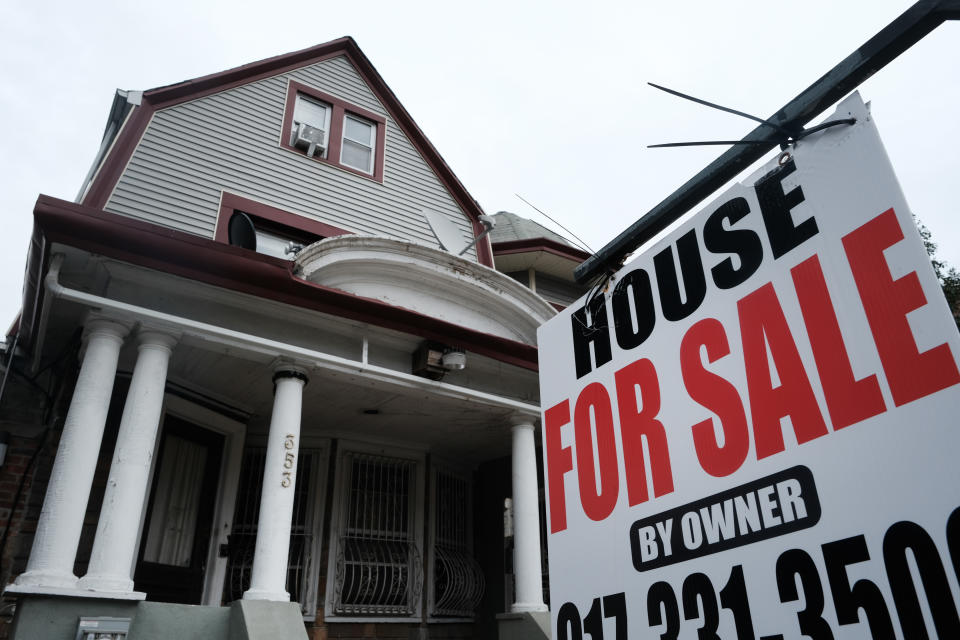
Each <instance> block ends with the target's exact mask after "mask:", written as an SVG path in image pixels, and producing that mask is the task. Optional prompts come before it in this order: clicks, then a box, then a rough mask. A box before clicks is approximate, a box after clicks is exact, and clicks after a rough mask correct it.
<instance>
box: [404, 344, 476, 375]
mask: <svg viewBox="0 0 960 640" xmlns="http://www.w3.org/2000/svg"><path fill="white" fill-rule="evenodd" d="M465 366H467V355H466V354H465V353H464V351H463V349H458V348H456V347H448V346H446V345H443V344H440V343H438V342H424V343H423V344H421V345H420V346H419V347H418V348H417V350H416V351H414V352H413V374H414V375H417V376H420V377H422V378H429V379H430V380H441V379H442V378H443V376H445V375H446V374H447V372H449V371H460V370H461V369H463V368H464V367H465Z"/></svg>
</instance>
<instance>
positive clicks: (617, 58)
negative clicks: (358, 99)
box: [0, 0, 960, 328]
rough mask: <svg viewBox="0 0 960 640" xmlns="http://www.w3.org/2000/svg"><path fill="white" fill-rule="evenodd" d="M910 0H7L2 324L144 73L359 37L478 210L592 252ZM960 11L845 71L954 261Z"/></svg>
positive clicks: (156, 74)
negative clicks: (55, 211) (877, 66)
mask: <svg viewBox="0 0 960 640" xmlns="http://www.w3.org/2000/svg"><path fill="white" fill-rule="evenodd" d="M909 4H910V3H909V2H903V1H890V0H875V1H871V2H867V1H865V0H861V1H859V2H836V1H835V0H831V1H827V0H803V1H802V2H797V1H792V0H791V1H788V0H777V1H771V0H759V1H752V0H751V1H746V0H742V1H737V0H728V1H727V2H715V1H709V2H706V1H704V2H701V1H699V0H693V1H691V2H666V1H664V0H658V1H656V2H652V1H646V2H638V1H633V2H626V1H623V2H594V3H592V4H590V5H588V4H587V3H585V2H523V1H520V0H513V1H510V2H502V1H500V0H495V1H490V2H484V3H458V2H451V1H450V0H446V1H444V2H420V1H418V0H409V1H406V2H396V1H395V0H394V1H392V2H379V1H372V2H364V3H360V2H348V3H333V2H318V1H316V0H313V1H312V2H296V1H286V0H274V1H272V2H259V3H250V2H243V1H237V0H232V1H230V2H203V1H191V2H182V1H181V0H169V1H168V2H165V3H155V2H153V3H146V2H143V3H141V2H130V1H129V0H126V1H123V2H96V1H92V0H91V1H88V2H77V1H76V0H71V1H65V2H52V1H48V0H33V1H24V0H8V2H5V3H3V6H2V8H0V70H2V78H3V81H2V82H0V127H2V136H0V140H2V143H0V144H2V147H0V176H2V178H0V181H2V182H0V186H2V189H0V206H2V212H3V215H4V218H3V219H4V222H5V224H4V231H3V233H2V234H0V243H2V245H0V261H2V270H0V273H2V274H3V275H2V277H0V325H3V327H2V328H5V327H6V326H8V324H9V322H10V321H12V320H13V318H14V316H15V314H16V311H17V309H18V308H19V304H20V291H21V286H22V280H23V269H24V262H25V256H26V250H27V243H28V239H29V236H30V230H31V228H32V210H33V203H34V201H35V200H36V198H37V195H38V194H41V193H43V194H48V195H51V196H56V197H59V198H64V199H67V200H73V199H74V198H75V196H76V193H77V190H78V189H79V187H80V184H81V182H82V180H83V178H84V176H85V175H86V172H87V170H88V169H89V166H90V163H91V162H92V160H93V157H94V154H95V153H96V151H97V148H98V145H99V142H100V139H101V136H102V134H103V128H104V125H105V122H106V118H107V112H108V109H109V107H110V102H111V100H112V97H113V92H114V90H115V89H117V88H122V89H149V88H153V87H157V86H162V85H167V84H171V83H175V82H179V81H181V80H186V79H189V78H194V77H197V76H201V75H205V74H208V73H213V72H217V71H222V70H224V69H227V68H230V67H234V66H238V65H241V64H245V63H248V62H252V61H255V60H260V59H262V58H266V57H269V56H273V55H278V54H282V53H287V52H290V51H294V50H297V49H301V48H304V47H308V46H312V45H314V44H318V43H321V42H325V41H327V40H331V39H334V38H337V37H340V36H343V35H351V36H353V37H354V38H355V39H356V40H357V42H358V44H359V45H360V47H361V48H362V49H363V50H364V52H365V53H366V54H367V56H368V57H369V58H370V60H371V61H372V62H373V64H374V66H376V67H377V69H378V70H379V71H380V73H381V75H383V77H384V78H385V79H386V81H387V83H388V84H389V85H390V87H391V88H392V89H393V90H394V92H395V93H396V94H397V96H398V97H399V98H400V100H401V102H403V103H404V105H405V106H406V107H407V109H408V110H409V111H410V113H411V114H412V115H413V117H414V119H415V120H416V121H417V122H418V124H419V125H420V126H421V128H422V129H423V130H424V132H426V134H427V136H428V137H429V138H430V139H431V140H432V142H433V143H434V145H435V146H436V147H437V148H438V149H439V150H440V153H441V154H442V155H443V156H444V158H445V159H446V160H447V162H448V163H449V164H450V166H451V167H452V168H453V170H454V172H455V173H457V175H458V176H459V177H460V179H461V180H462V181H463V183H464V184H465V185H466V186H467V189H468V190H469V191H470V192H471V193H472V194H473V196H474V197H475V198H477V199H478V200H479V201H480V204H481V205H482V206H483V207H484V209H485V210H486V211H487V212H488V213H494V212H496V211H499V210H503V209H506V210H511V211H514V212H516V213H519V214H521V215H525V216H529V217H532V218H534V219H537V220H538V221H540V222H542V223H544V224H546V225H547V226H550V223H549V222H547V221H545V220H543V219H542V218H540V217H539V215H538V214H536V212H534V211H533V210H531V209H530V208H528V207H527V205H525V204H524V203H523V202H521V201H520V200H518V199H517V198H516V197H515V195H514V194H515V193H519V194H521V195H522V196H523V197H524V198H526V199H527V200H529V201H531V202H532V203H533V204H535V205H536V206H537V207H539V208H541V209H543V210H545V211H547V212H548V213H550V214H551V215H552V216H553V217H555V218H557V219H558V220H560V221H561V222H562V223H563V224H564V225H565V226H567V227H569V228H570V229H572V230H573V231H574V232H576V233H577V234H578V235H579V236H580V237H581V238H583V239H584V240H585V241H586V242H587V243H589V244H590V245H591V247H593V249H595V250H596V249H598V248H600V247H601V246H603V245H604V244H605V243H606V242H608V241H609V240H611V239H612V238H613V237H615V236H616V235H617V234H618V233H620V232H621V231H622V230H623V229H625V228H626V227H627V226H628V225H629V224H630V223H631V222H633V221H634V220H635V219H637V218H638V217H640V216H641V215H642V214H644V213H646V212H647V211H648V210H649V209H650V208H651V207H653V206H654V205H655V204H657V203H658V202H659V201H660V200H662V199H663V198H664V197H666V196H667V195H669V194H670V193H671V192H672V191H673V190H674V189H675V188H676V187H678V186H679V185H680V184H682V183H683V182H684V181H685V180H686V179H688V178H689V177H691V176H692V175H693V174H694V173H696V172H697V171H698V170H700V169H701V168H702V167H703V166H705V165H706V164H707V163H708V162H709V161H710V160H712V159H713V158H714V157H716V156H717V155H719V154H720V153H721V152H722V150H723V149H722V148H717V147H709V148H688V149H646V148H645V147H646V145H648V144H653V143H657V142H674V141H685V140H703V139H738V138H740V137H742V136H743V135H744V134H746V133H747V132H748V131H750V130H751V129H752V128H753V126H754V123H752V122H750V121H748V120H745V119H741V118H737V117H735V116H731V115H727V114H723V113H719V112H715V111H713V110H710V109H707V108H705V107H701V106H698V105H694V104H692V103H688V102H686V101H682V100H680V99H677V98H674V97H671V96H668V95H666V94H663V93H660V92H658V91H656V90H654V89H652V88H650V87H648V86H647V85H646V83H647V82H648V81H650V82H656V83H658V84H663V85H666V86H668V87H671V88H674V89H677V90H679V91H683V92H686V93H691V94H694V95H696V96H698V97H701V98H704V99H707V100H711V101H714V102H718V103H720V104H723V105H726V106H730V107H733V108H736V109H740V110H743V111H747V112H750V113H753V114H755V115H758V116H761V117H766V116H769V115H770V114H771V113H773V112H774V111H775V110H776V109H778V108H779V107H780V106H781V105H782V104H783V103H785V102H786V101H787V100H789V99H790V98H792V97H793V96H794V95H796V94H797V93H799V92H800V91H801V90H802V89H804V88H805V87H807V86H808V85H809V84H810V83H812V82H813V81H814V80H816V79H817V78H818V77H820V76H821V75H822V74H823V73H824V72H826V71H827V70H828V69H829V68H830V67H832V66H833V65H834V64H836V63H837V62H839V61H840V60H841V59H843V58H844V57H845V56H847V55H848V54H849V53H851V52H852V51H853V50H854V49H855V48H856V47H858V46H859V45H860V44H862V43H863V42H864V41H866V40H867V39H868V38H869V37H870V36H872V35H873V34H874V33H876V32H877V31H878V30H879V29H880V28H882V27H883V26H885V25H886V24H887V23H889V22H890V21H891V20H893V18H895V17H896V16H897V15H899V14H900V13H902V12H903V11H904V10H905V9H906V8H907V7H908V6H909ZM958 54H960V25H958V24H947V25H944V26H941V27H940V28H938V29H937V30H936V31H935V32H934V33H933V34H931V35H930V36H928V37H927V38H925V39H924V40H923V41H921V43H920V44H919V45H917V46H915V47H914V48H913V49H911V50H910V51H908V52H907V53H906V54H904V55H903V56H901V58H900V59H898V60H897V61H895V62H894V63H892V64H891V65H889V66H888V67H887V68H886V69H884V70H883V71H881V72H880V73H879V74H878V75H877V76H875V77H874V78H872V79H871V80H869V81H868V82H867V83H865V84H864V85H862V86H861V87H860V91H861V94H862V95H863V97H864V99H865V100H868V101H872V103H873V113H874V116H875V119H876V121H877V124H878V127H879V128H880V133H881V136H882V137H883V139H884V142H885V144H886V146H887V151H888V153H889V155H890V157H891V160H892V162H893V164H894V167H895V169H896V170H897V173H898V176H899V179H900V182H901V186H902V187H903V190H904V191H905V193H906V197H907V201H908V202H909V203H910V205H911V208H912V209H913V211H914V213H915V214H917V215H918V216H919V217H920V219H921V220H922V221H923V222H924V223H925V224H926V225H927V226H928V227H929V228H930V230H931V231H932V232H933V237H934V240H935V241H936V242H937V243H939V245H940V251H939V255H940V257H941V258H944V259H946V260H947V261H948V262H950V263H951V264H953V265H955V266H958V267H960V221H958V217H957V212H958V205H957V203H956V195H955V194H956V184H957V182H958V180H960V178H958V176H960V160H958V159H957V157H956V156H955V155H953V152H951V151H950V149H951V148H953V147H954V146H957V143H958V142H960V124H958V116H957V107H956V105H957V104H960V72H958V71H957V68H956V60H957V59H958V57H960V56H958Z"/></svg>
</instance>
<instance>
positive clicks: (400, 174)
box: [105, 56, 476, 259]
mask: <svg viewBox="0 0 960 640" xmlns="http://www.w3.org/2000/svg"><path fill="white" fill-rule="evenodd" d="M288 80H296V81H298V82H302V83H304V84H306V85H309V86H312V87H315V88H316V89H319V90H320V91H324V92H326V93H329V94H331V95H334V96H337V97H339V98H341V99H343V100H345V101H347V102H349V103H351V104H353V105H356V106H358V107H361V108H363V109H366V110H368V111H371V112H373V113H377V114H380V115H382V116H384V117H385V118H386V119H387V126H386V149H385V156H384V169H383V183H382V184H381V183H378V182H376V181H374V180H371V179H368V178H364V177H361V176H358V175H355V174H353V173H350V172H348V171H343V170H341V169H338V168H336V167H333V166H330V165H327V164H324V163H320V162H316V161H312V160H310V159H308V158H306V157H304V156H302V155H298V154H296V153H294V152H292V151H290V150H288V149H284V148H282V147H280V145H279V141H280V136H281V131H280V129H281V127H282V123H283V110H284V103H285V101H286V94H287V82H288ZM221 191H226V192H230V193H234V194H237V195H240V196H243V197H246V198H250V199H252V200H257V201H260V202H263V203H265V204H269V205H272V206H274V207H277V208H280V209H283V210H286V211H290V212H291V213H296V214H299V215H302V216H305V217H308V218H312V219H314V220H319V221H321V222H325V223H327V224H331V225H333V226H336V227H340V228H343V229H346V230H348V231H352V232H354V233H365V234H374V235H380V236H388V237H393V238H400V239H404V240H415V241H419V242H422V243H426V244H429V245H432V246H438V244H437V241H436V239H435V238H434V236H433V234H432V233H431V231H430V228H429V227H428V226H427V223H426V220H424V218H423V216H422V214H421V209H423V208H427V209H431V210H433V211H437V212H440V213H443V214H445V215H447V216H448V217H449V218H450V219H451V221H453V222H454V223H455V224H456V225H457V227H458V228H460V229H461V231H462V235H463V237H464V242H466V241H468V240H469V239H470V238H472V237H473V230H472V227H471V225H470V222H469V220H468V218H467V217H466V215H465V214H464V212H463V211H462V210H461V209H460V207H459V206H458V205H457V203H456V202H455V201H454V199H453V198H452V197H451V195H450V193H449V192H448V191H447V190H446V188H445V187H444V186H443V185H442V183H441V182H440V180H439V179H438V178H437V176H436V174H435V173H434V172H433V171H432V170H431V169H430V167H429V165H427V163H426V162H425V161H424V159H423V158H422V156H421V155H420V153H419V152H418V151H417V149H416V148H415V147H414V146H413V144H412V143H411V142H410V140H409V139H408V138H407V136H406V135H405V134H404V133H403V132H402V131H401V130H400V128H399V127H398V126H397V124H396V122H395V121H394V120H393V119H392V118H391V117H390V115H389V114H388V113H387V111H386V109H385V108H384V107H383V105H382V104H381V103H380V102H379V100H377V98H376V96H375V95H374V94H373V92H371V91H370V89H369V88H368V87H367V86H366V84H365V83H364V81H363V79H362V78H361V77H360V75H359V74H358V73H357V71H356V70H355V69H354V68H353V65H351V64H350V62H349V61H348V60H347V59H346V58H345V57H343V56H340V57H337V58H332V59H330V60H325V61H323V62H319V63H316V64H314V65H311V66H308V67H303V68H301V69H297V70H295V71H291V72H288V73H284V74H281V75H278V76H273V77H271V78H267V79H264V80H259V81H257V82H253V83H250V84H247V85H243V86H240V87H236V88H234V89H229V90H226V91H222V92H220V93H217V94H214V95H210V96H207V97H204V98H199V99H197V100H193V101H190V102H187V103H183V104H180V105H177V106H174V107H169V108H167V109H163V110H161V111H158V112H157V113H156V114H154V117H153V119H152V120H151V122H150V124H149V126H148V127H147V130H146V132H145V133H144V135H143V138H142V140H141V141H140V144H139V145H138V146H137V149H136V150H135V152H134V154H133V156H132V158H131V159H130V162H129V164H128V165H127V167H126V169H125V170H124V172H123V175H122V176H121V177H120V180H119V182H118V184H117V187H116V189H115V190H114V192H113V194H112V195H111V196H110V199H109V200H108V202H107V205H106V207H105V208H106V210H107V211H110V212H113V213H119V214H122V215H126V216H130V217H133V218H139V219H141V220H147V221H149V222H153V223H156V224H160V225H164V226H167V227H172V228H175V229H180V230H182V231H187V232H189V233H194V234H197V235H202V236H206V237H213V235H214V231H215V226H216V220H217V213H218V209H219V204H220V194H221ZM470 255H471V256H472V257H473V258H474V259H476V253H475V252H474V251H473V250H471V253H470Z"/></svg>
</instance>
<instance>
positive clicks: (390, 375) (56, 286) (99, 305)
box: [44, 253, 540, 419]
mask: <svg viewBox="0 0 960 640" xmlns="http://www.w3.org/2000/svg"><path fill="white" fill-rule="evenodd" d="M63 260H64V256H63V254H59V253H58V254H55V255H54V256H53V257H52V259H51V261H50V269H49V271H48V272H47V276H46V278H45V279H44V288H45V290H46V292H47V293H48V294H49V295H50V296H52V297H53V298H59V299H61V300H66V301H69V302H74V303H77V304H81V305H83V306H86V307H88V308H90V309H96V310H100V311H110V312H113V314H115V315H116V316H118V317H119V318H121V319H126V320H131V321H134V322H142V321H143V320H144V319H149V320H150V321H151V325H152V326H157V327H159V328H165V329H168V330H171V331H175V332H177V333H180V334H182V335H184V336H190V337H193V338H196V339H198V340H200V341H201V342H205V343H211V344H216V345H220V346H223V347H227V348H229V349H231V350H235V351H239V352H241V353H245V354H260V355H263V356H269V357H272V358H276V357H286V358H290V359H292V360H294V361H295V362H297V363H298V364H301V365H303V366H306V367H308V368H310V369H316V370H321V371H329V372H333V373H338V374H346V375H355V376H359V377H361V378H364V379H366V380H369V381H373V382H377V383H379V384H381V385H385V386H388V387H393V388H395V389H399V390H409V389H416V390H418V391H424V392H427V393H432V394H434V395H438V396H441V397H444V398H449V399H453V400H459V401H463V402H468V403H471V404H474V405H479V406H484V407H488V408H495V409H506V410H510V411H514V412H516V413H517V414H519V415H522V416H524V417H527V418H533V419H539V417H540V406H539V405H536V404H530V403H528V402H522V401H519V400H511V399H509V398H504V397H501V396H497V395H494V394H490V393H484V392H482V391H475V390H473V389H467V388H464V387H458V386H455V385H451V384H448V383H444V382H436V381H433V380H427V379H425V378H420V377H418V376H415V375H413V374H410V373H402V372H400V371H394V370H393V369H387V368H385V367H380V366H377V365H372V364H369V363H368V362H366V359H365V358H364V359H362V360H350V359H349V358H341V357H339V356H334V355H330V354H328V353H323V352H322V351H315V350H313V349H307V348H305V347H300V346H297V345H292V344H288V343H285V342H279V341H277V340H271V339H269V338H263V337H260V336H256V335H252V334H249V333H243V332H240V331H234V330H232V329H226V328H224V327H219V326H216V325H212V324H209V323H206V322H200V321H198V320H190V319H189V318H182V317H180V316H175V315H172V314H169V313H164V312H162V311H156V310H154V309H149V308H147V307H141V306H139V305H133V304H128V303H126V302H120V301H118V300H111V299H110V298H105V297H103V296H98V295H94V294H92V293H87V292H85V291H79V290H77V289H71V288H69V287H65V286H63V285H62V284H60V267H61V266H62V264H63ZM363 346H364V348H363V351H364V352H366V351H367V343H366V340H364V345H363Z"/></svg>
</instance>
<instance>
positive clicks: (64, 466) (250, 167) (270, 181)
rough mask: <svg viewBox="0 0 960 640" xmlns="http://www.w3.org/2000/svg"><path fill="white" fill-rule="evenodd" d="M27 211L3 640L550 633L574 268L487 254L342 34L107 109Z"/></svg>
mask: <svg viewBox="0 0 960 640" xmlns="http://www.w3.org/2000/svg"><path fill="white" fill-rule="evenodd" d="M33 215H34V234H33V238H32V241H31V247H30V254H29V257H28V264H27V269H26V279H25V284H24V299H23V307H22V312H21V315H20V317H19V320H18V322H17V323H16V325H15V326H14V328H13V329H12V330H11V332H10V335H9V336H8V341H7V352H6V354H5V357H4V361H5V362H6V367H5V371H4V376H5V379H6V378H8V379H9V384H7V383H5V384H4V389H3V391H2V393H3V394H4V395H3V397H2V398H0V402H2V404H0V422H2V424H0V429H3V430H4V432H5V433H6V434H7V440H8V443H7V448H8V453H9V455H8V456H7V461H6V463H5V464H4V465H3V466H0V517H3V518H5V521H6V527H5V530H4V533H3V534H2V542H0V561H2V566H0V578H2V579H3V581H4V584H6V589H5V592H4V599H5V602H7V603H8V604H9V605H10V606H8V607H6V608H5V611H6V612H7V613H9V612H10V610H11V609H13V610H14V611H15V613H14V614H13V616H12V623H11V624H10V625H9V627H8V628H7V629H6V633H8V634H9V637H13V638H37V637H44V638H52V639H53V638H65V639H66V638H70V639H73V638H80V637H83V638H95V637H110V638H121V637H128V638H131V639H135V638H148V637H182V638H194V637H196V638H200V637H203V638H227V637H230V638H234V637H236V638H245V637H249V638H261V637H266V636H267V635H269V636H270V637H271V638H276V637H310V638H347V637H350V638H353V637H364V638H388V637H389V638H400V637H402V638H496V637H498V633H499V634H500V637H531V638H532V637H536V635H537V634H540V635H543V634H544V633H546V634H549V632H548V631H544V629H545V627H544V626H543V624H544V623H543V619H544V616H545V615H546V614H545V612H546V610H547V605H546V603H545V601H544V593H545V589H544V587H545V586H546V579H545V575H544V570H543V567H544V565H543V562H542V561H543V555H544V552H545V550H544V548H543V546H542V545H541V528H542V515H541V513H540V512H541V510H542V491H541V487H540V484H539V482H538V477H539V474H538V471H537V469H538V464H540V462H539V454H538V447H537V444H536V441H537V433H536V425H537V421H538V418H539V406H538V383H537V351H536V328H537V326H538V325H539V324H540V323H542V322H543V321H545V320H546V319H548V318H549V317H551V316H552V315H553V313H554V312H555V308H556V307H557V306H558V305H559V306H561V307H562V306H563V305H565V304H567V303H569V302H571V301H572V300H573V299H576V298H577V297H579V295H581V294H582V293H583V290H582V288H578V286H577V285H575V284H573V280H572V269H573V267H574V266H575V265H576V264H577V263H578V262H580V261H582V260H583V259H584V258H586V257H587V254H586V253H584V252H582V251H580V250H579V249H575V248H573V247H572V246H570V245H569V244H568V243H567V242H566V241H565V240H564V239H563V238H561V237H559V236H555V235H554V234H551V233H550V232H549V231H547V230H546V229H543V228H542V227H539V226H538V225H535V224H533V223H530V222H529V221H525V220H523V219H522V218H520V217H519V216H515V215H513V214H508V213H505V212H502V213H500V214H497V216H494V217H493V218H494V221H496V224H495V225H494V227H493V231H492V232H490V233H488V231H489V227H490V224H491V220H490V219H489V218H487V217H486V216H484V214H483V211H482V210H481V208H480V206H479V205H478V204H477V202H476V201H475V200H474V199H473V198H472V197H471V196H470V195H469V194H468V192H467V191H466V189H465V188H464V186H463V185H462V184H461V183H460V181H459V180H458V179H457V178H456V176H455V175H454V174H453V172H452V171H451V170H450V168H449V167H448V166H447V164H446V163H445V162H444V160H443V159H442V158H441V156H440V154H439V153H438V152H437V150H436V149H435V148H434V147H433V146H432V145H431V144H430V142H429V141H428V140H427V139H426V137H425V136H424V135H423V132H422V131H421V130H420V129H419V128H418V127H417V125H416V123H415V122H414V120H413V119H412V117H411V116H410V114H409V113H407V111H406V110H405V109H404V108H403V106H402V105H401V104H400V103H399V102H398V100H397V98H396V96H394V94H393V93H392V92H391V91H390V89H389V88H388V87H387V85H386V84H385V82H384V80H383V79H382V78H381V77H380V75H379V74H378V73H377V71H376V70H375V69H374V67H373V66H372V65H371V63H370V61H369V60H368V59H367V58H366V56H364V54H363V53H362V52H361V51H360V49H359V48H358V47H357V45H356V43H355V42H354V41H353V40H352V39H351V38H343V39H340V40H335V41H332V42H329V43H326V44H322V45H319V46H316V47H313V48H310V49H306V50H303V51H298V52H295V53H291V54H288V55H283V56H279V57H275V58H270V59H268V60H263V61H260V62H255V63H252V64H249V65H245V66H242V67H238V68H236V69H231V70H229V71H225V72H223V73H218V74H214V75H211V76H206V77H203V78H198V79H194V80H189V81H186V82H182V83H179V84H175V85H171V86H166V87H161V88H158V89H153V90H150V91H144V92H139V91H118V92H117V94H116V96H115V99H114V101H113V104H112V107H111V110H110V113H109V117H108V121H107V126H106V131H105V134H104V138H103V143H102V145H101V147H100V149H99V151H98V152H97V155H96V158H95V161H94V163H93V166H92V168H91V170H90V173H89V175H88V176H87V178H86V179H85V181H84V183H83V186H82V189H81V191H80V194H79V196H78V198H77V201H76V202H66V201H63V200H59V199H55V198H51V197H47V196H40V197H39V199H38V200H37V202H36V205H35V208H34V211H33ZM505 504H506V508H507V509H506V512H505ZM505 522H506V523H507V525H508V526H507V527H506V528H505ZM511 550H512V551H511ZM195 605H201V606H195ZM498 627H499V629H500V630H499V631H498ZM98 633H100V634H111V633H115V634H117V635H99V636H98V635H97V634H98Z"/></svg>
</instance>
